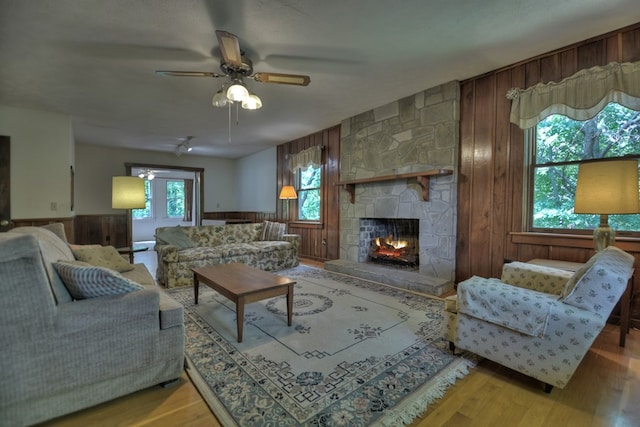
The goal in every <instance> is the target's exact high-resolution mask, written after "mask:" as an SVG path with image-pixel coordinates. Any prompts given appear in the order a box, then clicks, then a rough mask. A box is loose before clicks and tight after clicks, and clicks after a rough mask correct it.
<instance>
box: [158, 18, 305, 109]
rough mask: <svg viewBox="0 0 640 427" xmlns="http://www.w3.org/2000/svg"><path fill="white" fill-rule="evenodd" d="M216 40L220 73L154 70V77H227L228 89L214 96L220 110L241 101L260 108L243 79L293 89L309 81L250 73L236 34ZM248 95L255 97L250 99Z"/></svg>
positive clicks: (219, 33) (225, 33)
mask: <svg viewBox="0 0 640 427" xmlns="http://www.w3.org/2000/svg"><path fill="white" fill-rule="evenodd" d="M216 37H217V39H218V43H219V45H220V51H221V52H222V59H223V61H222V63H221V64H220V69H221V70H222V73H213V72H206V71H168V70H158V71H156V74H159V75H162V76H173V77H229V78H230V79H231V80H230V84H229V86H228V87H225V85H223V87H222V89H220V91H218V93H217V94H216V95H215V96H214V99H213V105H214V106H216V107H224V106H225V105H227V103H228V102H229V101H230V102H242V107H243V108H246V109H256V108H260V107H261V106H262V102H261V101H260V99H259V98H258V97H257V96H256V95H254V94H250V93H249V91H248V90H247V88H246V86H245V85H244V83H243V82H242V78H243V77H246V78H250V79H253V80H255V81H258V82H261V83H278V84H286V85H296V86H307V85H309V83H310V82H311V78H310V77H309V76H304V75H298V74H283V73H262V72H260V73H254V72H253V63H252V62H251V60H250V59H249V58H247V57H246V56H245V55H244V52H243V51H242V50H241V49H240V41H239V39H238V37H237V36H236V35H234V34H231V33H230V32H228V31H222V30H216ZM223 92H224V93H223ZM218 95H220V96H218ZM252 96H253V97H255V98H253V99H251V97H252Z"/></svg>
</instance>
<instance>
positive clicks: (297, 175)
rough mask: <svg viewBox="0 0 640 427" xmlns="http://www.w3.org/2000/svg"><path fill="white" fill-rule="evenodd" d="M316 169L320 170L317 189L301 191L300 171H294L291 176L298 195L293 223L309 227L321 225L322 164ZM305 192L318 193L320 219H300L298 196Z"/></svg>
mask: <svg viewBox="0 0 640 427" xmlns="http://www.w3.org/2000/svg"><path fill="white" fill-rule="evenodd" d="M308 167H313V165H309V166H308ZM316 169H319V170H320V185H319V186H318V187H314V188H305V189H301V188H300V187H301V183H300V181H301V178H300V174H301V173H302V169H296V170H295V171H294V174H293V182H294V187H295V189H296V193H297V194H298V199H297V200H296V208H295V220H294V221H293V222H295V223H298V224H309V225H314V224H323V221H324V218H323V215H324V214H323V211H324V209H323V205H324V201H323V181H324V164H321V165H319V166H318V167H317V168H316ZM305 191H318V197H319V200H320V207H319V210H320V215H319V216H320V217H319V219H301V218H300V199H301V197H300V194H301V193H302V192H305Z"/></svg>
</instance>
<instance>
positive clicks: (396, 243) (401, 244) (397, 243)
mask: <svg viewBox="0 0 640 427" xmlns="http://www.w3.org/2000/svg"><path fill="white" fill-rule="evenodd" d="M384 243H385V244H384V245H383V244H381V243H380V238H379V237H376V245H378V246H393V248H394V249H402V248H406V247H407V245H408V244H409V242H407V241H406V240H393V236H387V238H386V239H384Z"/></svg>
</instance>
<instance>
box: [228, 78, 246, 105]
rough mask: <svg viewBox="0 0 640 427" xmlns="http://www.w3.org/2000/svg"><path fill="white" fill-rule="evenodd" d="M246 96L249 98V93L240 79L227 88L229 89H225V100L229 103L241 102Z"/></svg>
mask: <svg viewBox="0 0 640 427" xmlns="http://www.w3.org/2000/svg"><path fill="white" fill-rule="evenodd" d="M247 96H249V91H248V90H247V88H246V87H245V85H244V83H242V80H240V79H235V80H234V81H233V82H232V84H231V86H229V89H227V98H228V99H229V101H234V102H235V101H242V100H244V99H245V98H246V97H247Z"/></svg>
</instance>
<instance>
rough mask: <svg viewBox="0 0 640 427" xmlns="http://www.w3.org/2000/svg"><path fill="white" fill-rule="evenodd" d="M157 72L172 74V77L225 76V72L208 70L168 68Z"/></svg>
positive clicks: (162, 74)
mask: <svg viewBox="0 0 640 427" xmlns="http://www.w3.org/2000/svg"><path fill="white" fill-rule="evenodd" d="M156 74H158V75H160V76H171V77H224V75H223V74H217V73H208V72H206V71H168V70H158V71H156Z"/></svg>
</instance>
